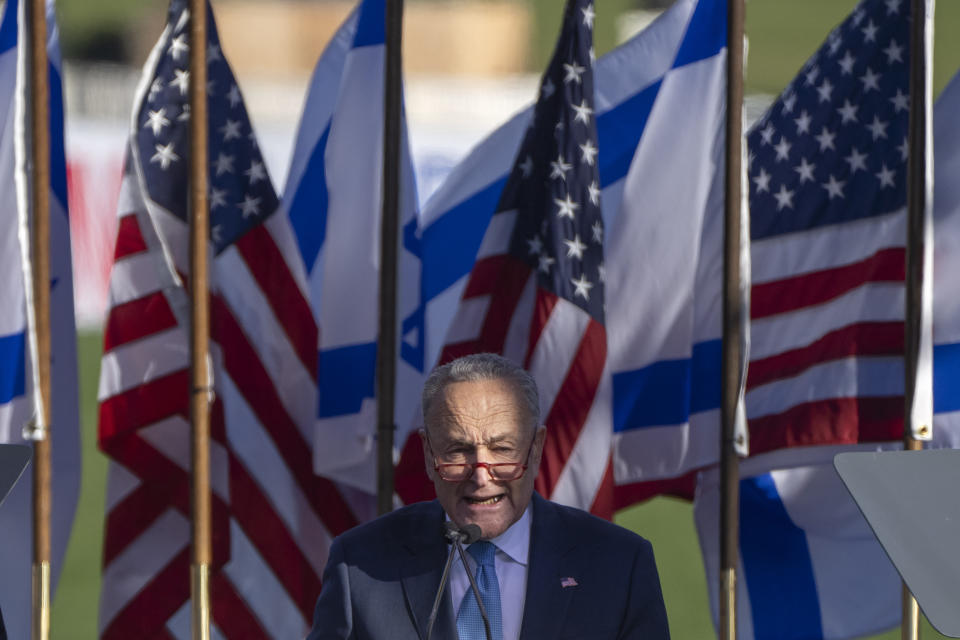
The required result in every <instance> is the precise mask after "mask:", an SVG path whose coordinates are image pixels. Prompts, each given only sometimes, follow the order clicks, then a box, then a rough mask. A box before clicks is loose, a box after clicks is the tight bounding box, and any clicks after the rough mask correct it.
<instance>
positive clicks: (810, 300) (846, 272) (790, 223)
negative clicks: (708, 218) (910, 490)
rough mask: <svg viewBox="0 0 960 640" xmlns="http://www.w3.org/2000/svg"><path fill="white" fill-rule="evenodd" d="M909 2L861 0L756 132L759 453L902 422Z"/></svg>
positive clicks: (879, 433)
mask: <svg viewBox="0 0 960 640" xmlns="http://www.w3.org/2000/svg"><path fill="white" fill-rule="evenodd" d="M908 13H909V7H908V6H907V3H905V2H903V1H902V0H867V1H865V2H862V3H861V4H860V5H859V6H858V7H857V9H856V10H855V11H854V12H853V13H852V14H851V15H850V17H849V18H848V19H847V20H845V21H844V22H843V23H842V24H841V25H840V26H838V27H837V28H836V29H834V31H833V32H832V33H831V34H830V35H829V37H828V38H827V40H826V42H825V43H824V44H823V46H822V47H821V48H820V49H819V51H817V53H816V54H815V55H814V56H813V57H812V58H811V59H810V60H809V61H808V62H807V64H806V65H805V66H804V68H803V69H802V70H801V71H800V73H799V74H798V75H797V77H796V78H795V79H794V81H793V82H792V83H791V84H790V85H789V86H788V87H787V89H786V90H785V91H784V92H783V94H782V95H781V96H780V98H779V99H778V100H777V101H776V102H775V103H774V105H773V106H772V107H771V108H770V109H769V111H768V112H767V114H766V115H765V116H764V117H763V118H762V119H761V120H760V121H759V122H758V123H757V124H756V125H755V126H754V127H753V129H752V130H751V131H750V133H749V134H748V144H749V149H750V169H749V175H750V213H751V217H752V220H751V241H752V249H751V250H752V261H753V269H752V276H753V288H752V301H751V307H752V308H751V362H750V372H749V376H748V381H747V396H746V406H747V415H748V418H749V420H750V453H751V455H756V454H759V453H763V452H765V451H770V450H773V449H778V448H782V447H788V446H794V445H815V444H840V443H853V442H863V441H882V440H896V439H899V438H900V434H901V433H902V428H903V420H902V416H903V406H902V404H903V373H902V371H903V364H902V356H903V295H904V294H903V281H904V257H905V248H904V245H905V241H906V222H905V220H906V219H905V216H906V212H905V205H906V160H907V125H908V102H909V98H908V91H909V88H908V75H909V73H908V72H909V65H908V43H909V24H910V20H909V16H908V15H907V14H908ZM926 424H929V422H926Z"/></svg>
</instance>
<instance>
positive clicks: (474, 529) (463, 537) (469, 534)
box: [427, 522, 493, 640]
mask: <svg viewBox="0 0 960 640" xmlns="http://www.w3.org/2000/svg"><path fill="white" fill-rule="evenodd" d="M444 528H445V529H446V531H445V532H444V535H445V536H446V538H447V539H448V540H449V541H450V544H451V546H450V553H449V554H448V555H447V562H446V564H445V565H444V566H443V574H442V575H441V576H440V587H439V588H438V589H437V595H436V597H435V598H434V599H433V608H432V609H431V610H430V618H429V619H428V621H427V640H430V639H431V637H432V636H433V624H434V623H435V622H436V621H437V613H438V612H439V611H440V599H441V598H443V591H444V589H445V588H446V586H447V582H448V581H449V579H450V567H451V566H452V565H453V554H454V552H459V554H460V561H461V562H462V563H463V570H464V571H465V572H466V574H467V578H468V579H469V580H470V588H471V589H472V590H473V596H474V597H475V598H476V599H477V604H478V605H479V607H480V617H481V618H483V630H484V632H485V633H486V636H487V640H493V634H492V633H491V631H490V619H489V618H488V617H487V609H486V607H484V606H483V599H482V598H481V597H480V587H478V586H477V581H476V580H475V579H474V577H473V574H472V573H471V572H470V569H469V566H470V565H468V564H467V556H466V554H465V553H464V552H463V543H464V542H466V543H467V544H471V543H473V542H476V541H477V540H479V539H480V527H478V526H477V525H475V524H468V525H467V526H465V527H464V528H463V529H458V528H457V526H456V525H455V524H453V523H452V522H447V523H446V524H445V525H444Z"/></svg>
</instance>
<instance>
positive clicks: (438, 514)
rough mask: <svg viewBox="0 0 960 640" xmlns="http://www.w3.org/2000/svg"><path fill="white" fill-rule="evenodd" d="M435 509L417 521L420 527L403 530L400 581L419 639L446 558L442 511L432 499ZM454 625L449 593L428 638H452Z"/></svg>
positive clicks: (424, 627) (438, 584) (421, 636)
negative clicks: (405, 553)
mask: <svg viewBox="0 0 960 640" xmlns="http://www.w3.org/2000/svg"><path fill="white" fill-rule="evenodd" d="M433 504H434V505H435V507H436V508H435V509H433V513H431V514H430V516H429V517H428V518H426V519H425V522H426V524H424V521H420V526H418V527H416V528H415V529H408V530H407V531H406V532H405V536H404V542H403V547H404V549H405V550H406V551H407V554H408V555H407V556H406V558H405V562H404V565H403V569H402V574H401V578H400V582H401V584H402V585H403V595H404V598H406V601H407V608H408V610H409V611H410V615H411V617H412V618H413V624H414V626H415V627H416V629H417V634H418V635H419V636H420V639H421V640H426V638H427V622H428V620H429V619H430V610H431V608H433V599H434V596H435V595H436V593H437V587H439V586H440V578H441V576H442V575H443V565H444V563H445V562H446V559H447V545H446V544H445V543H444V542H443V537H442V535H441V531H442V525H443V510H442V509H441V508H440V505H439V503H436V502H434V503H433ZM456 637H457V635H456V626H455V623H454V618H453V608H452V605H451V604H450V598H449V596H445V597H444V598H443V600H442V601H441V603H440V611H439V612H438V614H437V621H436V623H435V624H434V628H433V636H432V638H434V639H436V640H450V639H455V638H456Z"/></svg>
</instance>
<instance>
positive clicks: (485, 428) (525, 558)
mask: <svg viewBox="0 0 960 640" xmlns="http://www.w3.org/2000/svg"><path fill="white" fill-rule="evenodd" d="M422 406H423V422H424V429H423V430H422V431H421V432H420V435H421V438H422V440H423V451H424V459H425V460H426V471H427V475H429V476H430V479H431V480H432V481H433V485H434V487H435V489H436V492H437V499H436V500H435V501H433V502H426V503H419V504H414V505H410V506H407V507H404V508H402V509H399V510H398V511H394V512H393V513H390V514H387V515H385V516H382V517H380V518H377V519H376V520H374V521H372V522H369V523H367V524H364V525H362V526H359V527H357V528H355V529H352V530H351V531H349V532H347V533H345V534H343V535H342V536H340V537H339V538H337V539H336V540H335V541H334V543H333V545H332V547H331V549H330V559H329V561H328V563H327V567H326V570H325V571H324V575H323V589H322V592H321V594H320V598H319V599H318V600H317V606H316V610H315V612H314V620H313V630H312V631H311V632H310V635H309V636H308V640H321V639H328V638H330V639H332V638H344V639H345V638H356V639H358V640H360V639H367V638H371V639H373V638H376V639H385V640H386V639H390V640H406V639H411V640H412V639H419V640H426V639H427V637H428V633H429V634H430V635H431V636H432V638H437V639H438V640H441V639H442V640H486V638H487V635H486V633H487V631H486V628H485V627H486V625H485V623H484V621H483V616H482V615H481V613H480V610H481V606H480V604H481V603H482V605H483V607H482V608H483V610H484V611H485V612H486V616H487V619H488V622H489V629H490V638H491V640H517V639H518V638H523V639H524V640H541V639H543V640H554V639H557V638H570V639H573V638H577V639H588V638H590V639H598V640H600V639H608V638H609V639H628V638H629V639H634V638H636V639H638V640H639V639H644V640H660V639H664V638H669V635H670V634H669V631H668V630H667V616H666V611H665V609H664V605H663V596H662V595H661V592H660V580H659V577H658V575H657V568H656V564H655V563H654V559H653V550H652V548H651V546H650V543H649V542H647V541H646V540H644V539H643V538H641V537H640V536H638V535H635V534H634V533H631V532H630V531H627V530H626V529H623V528H621V527H618V526H616V525H613V524H611V523H609V522H606V521H604V520H601V519H599V518H596V517H594V516H591V515H590V514H588V513H585V512H583V511H580V510H578V509H573V508H570V507H564V506H561V505H557V504H554V503H552V502H549V501H547V500H544V499H543V498H541V497H540V496H539V495H537V494H536V493H534V490H533V486H534V479H535V478H536V476H537V470H538V468H539V465H540V456H541V453H542V452H543V442H544V438H546V437H547V432H546V429H545V428H544V427H543V426H541V423H540V410H539V399H538V396H537V386H536V383H535V382H534V380H533V378H532V377H531V376H530V374H528V373H527V372H526V371H524V370H523V369H522V368H520V367H518V366H516V365H515V364H513V363H512V362H510V361H509V360H507V359H505V358H502V357H500V356H497V355H493V354H488V353H484V354H476V355H470V356H465V357H463V358H459V359H457V360H454V361H453V362H450V363H448V364H446V365H444V366H441V367H438V368H437V369H435V370H434V371H433V372H432V373H431V374H430V377H429V378H428V379H427V381H426V383H425V385H424V389H423V398H422ZM449 523H452V524H449ZM445 525H446V528H448V529H449V528H450V527H454V528H458V529H460V530H470V529H472V527H470V525H475V526H476V527H479V540H477V541H475V542H473V543H472V544H470V545H469V546H468V547H467V548H466V551H467V554H466V555H465V557H466V559H467V565H468V566H467V567H464V566H463V564H462V563H461V561H460V560H459V558H458V559H456V560H455V561H454V564H453V566H452V568H451V570H450V574H449V576H450V577H449V584H448V585H447V586H446V588H445V590H444V592H443V593H442V596H441V600H440V606H439V610H438V611H437V614H436V618H435V624H434V627H433V628H432V629H431V630H429V631H428V624H429V623H428V621H429V619H430V615H431V609H432V608H433V604H434V600H435V597H436V595H437V592H438V589H439V588H440V586H441V584H440V583H441V578H442V575H443V570H444V564H445V562H446V559H447V556H448V551H449V549H450V547H449V546H448V542H447V539H446V538H445V537H444V530H445ZM472 533H473V534H474V535H473V537H476V529H473V530H472ZM467 572H470V574H471V575H472V576H473V577H474V578H475V580H474V582H475V583H476V585H477V590H476V591H474V589H473V587H472V586H471V580H470V577H469V576H468V575H467ZM477 592H479V595H480V601H479V602H478V599H477V596H476V593H477Z"/></svg>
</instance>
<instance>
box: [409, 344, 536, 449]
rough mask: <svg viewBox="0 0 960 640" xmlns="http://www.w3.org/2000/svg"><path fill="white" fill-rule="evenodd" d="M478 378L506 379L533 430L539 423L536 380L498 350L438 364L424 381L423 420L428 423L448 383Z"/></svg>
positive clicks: (421, 403) (422, 398)
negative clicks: (434, 405)
mask: <svg viewBox="0 0 960 640" xmlns="http://www.w3.org/2000/svg"><path fill="white" fill-rule="evenodd" d="M478 380H506V381H507V382H509V383H510V386H511V387H512V388H513V390H514V391H515V392H516V394H517V398H518V399H519V401H520V403H521V405H522V406H521V408H522V409H523V410H524V411H525V412H526V414H527V416H528V417H529V418H530V422H531V426H530V428H531V430H533V431H536V429H537V427H539V426H540V394H539V393H538V392H537V383H536V381H535V380H534V379H533V376H531V375H530V374H529V373H528V372H527V371H526V370H525V369H523V367H521V366H519V365H517V364H515V363H514V362H513V361H511V360H508V359H507V358H504V357H503V356H499V355H497V354H495V353H473V354H470V355H468V356H463V357H461V358H457V359H456V360H453V361H451V362H448V363H447V364H445V365H443V366H440V367H437V368H436V369H434V370H433V371H432V372H431V373H430V375H429V376H428V377H427V381H426V382H424V383H423V394H422V395H421V399H420V406H421V407H422V408H423V424H424V427H426V424H427V416H428V415H429V414H430V407H431V406H432V405H433V402H434V400H435V399H436V398H437V396H439V395H440V394H442V393H443V390H444V389H445V388H446V387H447V385H450V384H453V383H454V382H476V381H478Z"/></svg>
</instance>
